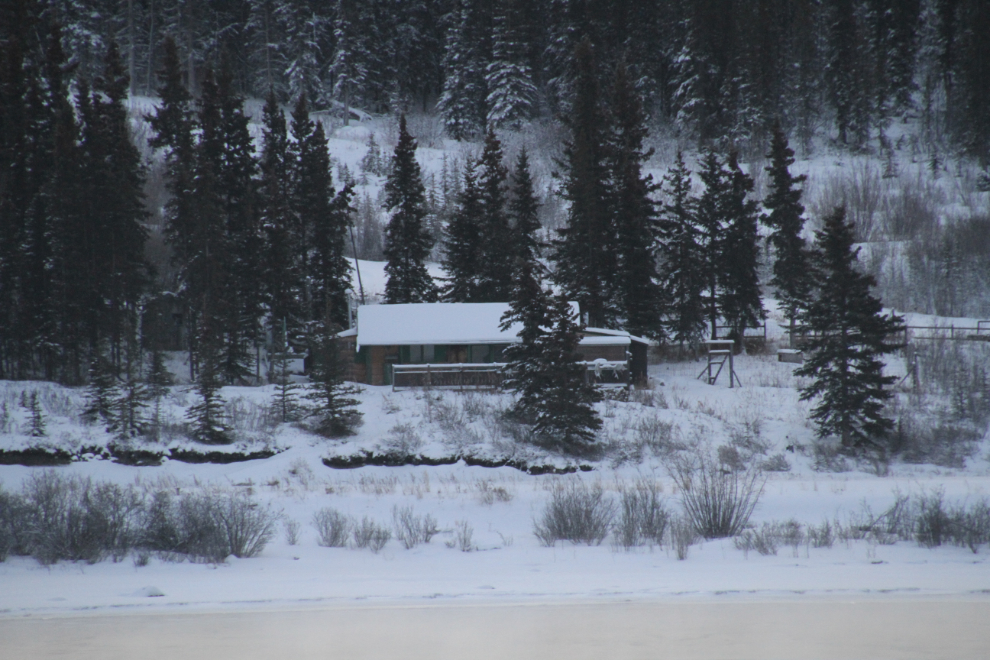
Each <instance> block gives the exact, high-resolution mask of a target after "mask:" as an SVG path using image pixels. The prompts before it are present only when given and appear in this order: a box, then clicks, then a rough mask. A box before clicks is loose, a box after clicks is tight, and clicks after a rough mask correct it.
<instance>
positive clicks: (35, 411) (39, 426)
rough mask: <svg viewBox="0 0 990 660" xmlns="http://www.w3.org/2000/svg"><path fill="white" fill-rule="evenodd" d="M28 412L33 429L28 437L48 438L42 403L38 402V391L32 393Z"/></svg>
mask: <svg viewBox="0 0 990 660" xmlns="http://www.w3.org/2000/svg"><path fill="white" fill-rule="evenodd" d="M28 411H29V412H30V413H31V429H30V430H29V431H28V435H29V436H31V437H32V438H44V437H45V436H47V435H48V431H47V430H46V429H45V414H44V412H43V411H42V410H41V401H40V400H38V390H32V391H31V398H30V402H29V403H28Z"/></svg>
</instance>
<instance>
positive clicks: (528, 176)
mask: <svg viewBox="0 0 990 660" xmlns="http://www.w3.org/2000/svg"><path fill="white" fill-rule="evenodd" d="M511 184H512V185H511V191H510V197H509V207H508V212H509V221H510V222H511V224H512V235H513V237H514V240H513V242H514V249H513V253H514V254H515V255H516V259H522V260H523V261H525V262H529V263H531V264H535V265H537V266H538V267H539V268H542V265H541V264H540V262H539V261H538V260H539V258H540V256H541V255H542V253H543V247H544V246H543V242H542V240H541V239H540V236H539V232H540V230H541V229H542V225H541V224H540V216H539V209H540V203H539V201H538V200H537V198H536V191H535V190H534V188H533V175H532V173H531V172H530V168H529V154H528V153H527V151H526V148H525V147H523V148H522V149H520V150H519V157H518V158H517V159H516V164H515V167H514V169H513V170H512V176H511Z"/></svg>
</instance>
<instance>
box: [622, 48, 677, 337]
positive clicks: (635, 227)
mask: <svg viewBox="0 0 990 660" xmlns="http://www.w3.org/2000/svg"><path fill="white" fill-rule="evenodd" d="M611 97H612V98H611V104H610V117H611V119H612V125H613V127H612V135H611V140H610V141H611V149H610V150H609V151H610V153H609V164H610V167H611V170H612V174H611V178H612V181H613V182H614V186H615V190H614V194H615V208H614V211H613V212H614V214H615V218H614V223H615V232H616V243H615V245H616V249H617V252H618V254H617V262H618V263H617V267H618V270H617V272H616V274H615V276H614V277H615V284H616V291H615V293H616V296H617V297H618V303H619V308H620V312H619V313H620V314H621V316H622V318H623V324H624V325H623V327H625V329H626V330H628V331H629V332H631V333H633V334H634V335H639V336H641V337H650V338H652V339H658V340H659V339H662V338H663V337H664V336H665V334H666V333H665V332H664V328H663V325H662V322H661V317H662V315H663V313H664V307H665V301H664V299H663V298H664V296H663V291H662V290H661V288H660V286H659V284H658V281H657V266H656V260H655V258H654V250H653V246H654V243H655V240H656V237H655V230H656V221H657V213H656V203H655V202H654V201H653V199H652V197H651V196H652V194H653V193H654V192H656V190H657V189H658V187H659V186H657V185H656V184H654V183H653V177H652V176H651V175H646V176H644V175H643V164H644V163H645V162H646V161H648V160H649V158H650V156H652V155H653V150H652V149H650V150H648V151H647V150H645V148H644V147H643V140H644V139H645V138H646V127H645V125H644V123H645V120H646V118H645V116H644V114H643V107H642V103H641V101H640V99H639V95H638V93H637V92H636V90H635V88H634V87H633V83H632V80H630V79H629V70H628V69H627V68H626V65H625V63H620V64H619V65H618V67H617V68H616V72H615V80H614V83H613V88H612V95H611Z"/></svg>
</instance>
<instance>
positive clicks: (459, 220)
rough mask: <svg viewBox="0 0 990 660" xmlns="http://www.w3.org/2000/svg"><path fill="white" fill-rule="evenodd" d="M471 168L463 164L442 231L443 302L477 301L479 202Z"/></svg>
mask: <svg viewBox="0 0 990 660" xmlns="http://www.w3.org/2000/svg"><path fill="white" fill-rule="evenodd" d="M475 167H476V163H475V162H474V161H472V160H468V162H467V163H465V164H464V184H463V187H462V189H461V192H460V194H459V195H458V200H457V206H456V207H455V209H454V212H453V214H452V215H451V218H450V221H449V222H448V223H447V226H446V227H445V228H444V242H443V258H442V260H441V262H440V265H441V267H442V268H443V270H444V272H445V273H447V277H446V278H445V283H444V287H443V299H444V300H445V301H446V302H480V297H479V295H478V282H479V280H480V264H481V259H480V255H481V232H480V230H479V227H478V219H479V218H480V217H481V199H480V194H479V192H478V183H477V176H476V174H475Z"/></svg>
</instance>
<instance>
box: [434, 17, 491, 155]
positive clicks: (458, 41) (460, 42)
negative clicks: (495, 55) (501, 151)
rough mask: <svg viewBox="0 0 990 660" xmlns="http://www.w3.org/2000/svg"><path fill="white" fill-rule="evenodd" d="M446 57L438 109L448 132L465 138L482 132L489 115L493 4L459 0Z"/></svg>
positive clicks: (459, 137)
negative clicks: (487, 71)
mask: <svg viewBox="0 0 990 660" xmlns="http://www.w3.org/2000/svg"><path fill="white" fill-rule="evenodd" d="M450 20H451V21H452V25H451V28H450V30H449V31H448V35H447V48H446V52H445V54H444V57H443V72H444V81H443V91H442V92H441V94H440V98H439V100H438V101H437V111H438V112H439V113H440V116H441V117H442V118H443V121H444V125H445V126H446V128H447V134H448V135H450V137H452V138H454V139H455V140H464V139H467V138H471V137H474V136H475V135H478V134H479V133H481V131H482V130H483V129H484V126H485V119H486V117H487V115H488V110H487V97H488V88H487V85H486V81H485V66H486V64H487V62H488V60H489V59H490V54H489V51H490V49H491V42H490V39H491V34H490V31H489V29H488V28H487V27H486V24H487V23H488V21H489V20H490V5H489V4H486V3H484V2H479V1H478V0H456V1H455V2H454V7H453V11H452V12H451V19H450Z"/></svg>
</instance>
